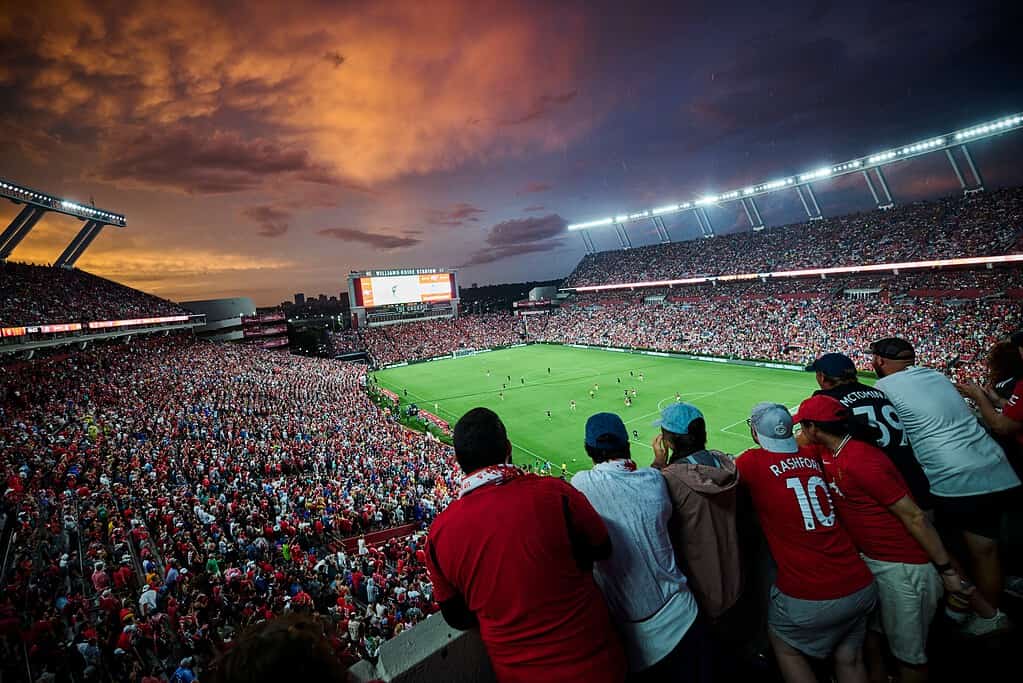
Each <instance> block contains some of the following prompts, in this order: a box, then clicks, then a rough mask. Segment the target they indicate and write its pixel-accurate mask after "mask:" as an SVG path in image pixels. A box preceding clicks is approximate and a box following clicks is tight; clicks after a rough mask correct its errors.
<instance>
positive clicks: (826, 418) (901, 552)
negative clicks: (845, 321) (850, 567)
mask: <svg viewBox="0 0 1023 683" xmlns="http://www.w3.org/2000/svg"><path fill="white" fill-rule="evenodd" d="M793 420H794V421H795V422H798V423H799V424H800V425H801V426H802V434H803V436H804V438H805V439H806V441H807V442H808V443H810V444H815V445H818V446H820V449H819V452H820V454H821V461H822V463H823V465H824V474H825V478H826V480H827V482H828V487H829V488H830V489H831V491H832V493H833V496H832V499H833V500H834V503H835V509H836V510H837V512H838V518H839V520H840V521H841V522H842V525H843V526H844V527H845V528H846V530H847V531H848V532H849V535H850V536H852V539H853V542H854V543H855V544H856V546H857V548H859V550H860V553H861V555H862V557H863V560H864V562H866V564H867V567H869V568H870V571H871V573H873V575H874V580H875V582H876V583H877V590H878V602H879V604H880V610H879V611H878V613H875V617H874V619H872V623H871V634H874V633H883V634H884V635H886V636H887V638H888V645H889V648H890V649H891V652H892V655H893V656H894V657H895V659H896V660H897V661H898V666H899V680H901V681H922V680H926V678H927V652H926V650H927V635H928V632H929V630H930V625H931V621H932V620H933V618H934V613H935V610H936V609H937V606H938V603H939V602H940V600H941V598H942V587H943V586H942V584H944V588H945V589H947V590H948V591H949V592H950V593H959V594H962V595H964V596H965V595H968V594H970V593H972V592H973V590H974V589H972V588H967V587H966V586H968V584H965V583H964V582H963V579H962V577H960V575H959V573H958V572H957V571H956V569H955V567H953V565H952V559H951V557H950V556H949V554H948V552H947V551H946V550H945V546H944V545H943V544H942V542H941V538H940V537H939V536H938V533H937V532H936V531H935V530H934V527H932V526H931V523H930V522H929V521H928V519H927V516H926V514H925V513H924V512H923V510H921V509H920V507H919V506H918V505H917V504H916V502H915V501H914V500H913V496H912V495H911V494H910V492H909V488H908V486H907V485H906V482H905V480H903V478H902V475H901V474H899V471H898V469H897V468H896V467H895V465H894V464H893V463H892V461H891V460H890V459H889V458H888V457H887V456H885V454H884V452H883V451H881V450H880V449H879V448H877V446H875V445H874V444H875V443H876V431H877V428H876V426H874V425H872V424H870V423H868V422H867V421H866V420H862V419H857V418H856V417H855V416H853V414H852V413H851V412H850V411H849V409H848V408H846V407H845V406H843V405H842V404H841V403H840V402H839V401H838V400H837V399H834V398H832V397H830V396H824V395H820V394H818V395H815V396H812V397H810V398H808V399H806V400H805V401H803V403H802V404H800V406H799V410H798V411H797V412H796V414H795V416H794V417H793ZM932 563H933V566H932ZM878 641H879V638H877V639H875V638H871V637H869V636H868V639H867V644H868V647H867V653H868V667H869V668H870V669H871V673H872V674H873V675H872V677H871V678H872V680H879V679H882V678H884V669H883V667H884V659H883V655H882V647H881V644H880V642H878Z"/></svg>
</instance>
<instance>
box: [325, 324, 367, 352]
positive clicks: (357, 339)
mask: <svg viewBox="0 0 1023 683" xmlns="http://www.w3.org/2000/svg"><path fill="white" fill-rule="evenodd" d="M327 336H328V337H330V343H331V345H332V346H333V349H334V354H335V355H342V354H347V353H360V352H362V351H365V350H366V342H365V341H364V340H363V338H362V331H361V330H338V331H334V330H328V332H327Z"/></svg>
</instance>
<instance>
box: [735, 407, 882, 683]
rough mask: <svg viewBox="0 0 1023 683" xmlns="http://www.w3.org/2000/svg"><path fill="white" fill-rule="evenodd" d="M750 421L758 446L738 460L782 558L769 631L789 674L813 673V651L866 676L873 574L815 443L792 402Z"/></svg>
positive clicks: (850, 675) (844, 672)
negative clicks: (802, 442) (805, 442)
mask: <svg viewBox="0 0 1023 683" xmlns="http://www.w3.org/2000/svg"><path fill="white" fill-rule="evenodd" d="M749 423H750V435H751V436H752V437H753V440H754V441H755V442H756V443H757V447H756V448H751V449H750V450H747V451H745V452H744V453H742V454H741V455H740V456H739V457H738V459H737V460H736V465H737V467H738V470H739V481H740V482H741V483H742V485H743V486H745V487H746V488H747V489H748V490H749V492H750V494H751V495H752V499H753V506H754V508H755V509H756V511H757V516H758V517H759V518H760V524H761V526H762V527H763V530H764V535H765V536H766V537H767V542H768V544H769V545H770V547H771V553H772V554H773V555H774V559H775V561H776V562H777V564H778V578H777V580H776V581H775V586H774V588H773V589H772V591H771V602H770V606H769V608H768V633H769V635H770V639H771V645H772V647H773V649H774V655H775V658H776V659H777V661H778V666H779V668H780V669H781V673H782V676H783V677H784V678H785V680H786V681H789V683H796V682H797V681H808V680H814V678H813V672H812V670H811V668H810V665H809V662H808V661H807V657H814V658H826V657H829V656H833V657H834V663H835V671H836V674H837V677H838V679H839V680H840V681H866V680H867V676H866V669H865V666H864V662H863V655H862V649H863V641H864V638H865V636H866V629H867V619H868V616H869V614H870V612H871V610H873V609H874V606H875V604H876V602H877V587H876V586H875V585H874V578H873V576H872V575H871V573H870V570H869V569H867V566H866V565H865V564H864V563H863V560H861V559H860V556H859V554H858V553H857V552H856V548H855V547H854V546H853V543H852V540H851V539H850V538H849V535H848V533H847V532H846V531H845V529H844V528H843V527H842V525H841V524H840V523H839V522H838V520H837V518H836V514H835V508H834V505H833V504H832V501H831V496H830V494H829V492H828V485H827V483H826V482H825V481H824V472H823V470H822V468H821V465H820V462H819V460H818V458H817V457H816V451H815V449H813V448H811V447H809V446H802V447H801V446H798V445H797V444H796V440H795V438H793V436H792V416H791V415H790V414H789V411H788V409H787V408H786V407H785V406H783V405H779V404H774V403H760V404H758V405H757V406H755V407H754V408H753V411H752V413H751V415H750V419H749Z"/></svg>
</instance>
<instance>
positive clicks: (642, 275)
mask: <svg viewBox="0 0 1023 683" xmlns="http://www.w3.org/2000/svg"><path fill="white" fill-rule="evenodd" d="M1021 228H1023V189H1021V188H1011V189H1003V190H996V191H993V192H985V193H981V194H975V195H969V196H966V197H949V198H946V199H942V200H938V201H932V202H918V203H915V204H907V205H904V206H897V207H895V208H892V209H890V210H887V211H870V212H867V213H859V214H852V215H848V216H840V217H835V218H825V219H823V220H819V221H809V222H806V223H799V224H795V225H786V226H780V227H774V228H768V229H766V230H763V231H760V232H741V233H733V234H728V235H721V236H718V237H715V238H714V239H711V240H692V241H686V242H672V243H669V244H658V245H650V246H643V247H637V248H635V249H628V250H618V251H603V252H599V253H596V254H588V255H587V256H585V257H584V258H583V259H582V261H580V263H579V265H578V266H576V268H575V270H574V271H573V273H572V274H571V275H569V277H568V278H567V279H566V281H565V285H564V286H566V287H578V286H583V285H602V284H611V283H625V282H642V281H648V280H669V279H680V278H685V277H693V276H696V275H734V274H742V273H768V272H774V271H782V270H794V269H799V268H827V267H833V266H842V265H859V264H865V263H900V262H905V261H920V260H930V259H942V258H954V257H965V256H988V255H1000V254H1006V253H1010V252H1011V251H1013V249H1014V247H1016V246H1018V240H1019V235H1020V229H1021Z"/></svg>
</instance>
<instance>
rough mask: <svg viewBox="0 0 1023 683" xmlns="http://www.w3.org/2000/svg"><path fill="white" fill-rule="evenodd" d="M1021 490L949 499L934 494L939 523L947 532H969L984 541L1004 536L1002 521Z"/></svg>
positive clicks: (1018, 488) (1012, 489) (1014, 489)
mask: <svg viewBox="0 0 1023 683" xmlns="http://www.w3.org/2000/svg"><path fill="white" fill-rule="evenodd" d="M1019 492H1020V487H1018V486H1017V487H1015V488H1011V489H1009V490H1007V491H998V492H997V493H982V494H980V495H976V496H956V497H945V496H938V495H933V494H932V496H931V497H932V499H933V500H934V512H935V514H936V516H937V522H938V524H939V525H940V526H943V527H944V528H946V529H958V530H960V531H969V532H970V533H971V534H976V535H978V536H983V537H984V538H991V539H997V538H999V537H1000V536H1001V535H1002V520H1003V518H1004V517H1005V511H1006V510H1008V509H1009V506H1010V501H1011V499H1012V498H1014V497H1015V496H1017V495H1019Z"/></svg>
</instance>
